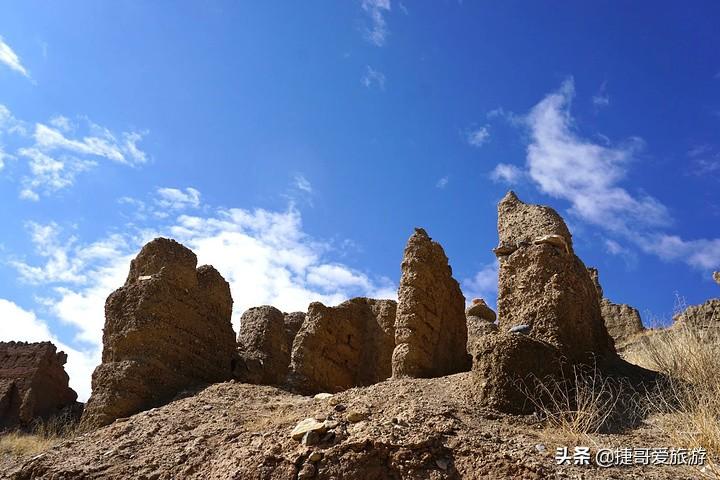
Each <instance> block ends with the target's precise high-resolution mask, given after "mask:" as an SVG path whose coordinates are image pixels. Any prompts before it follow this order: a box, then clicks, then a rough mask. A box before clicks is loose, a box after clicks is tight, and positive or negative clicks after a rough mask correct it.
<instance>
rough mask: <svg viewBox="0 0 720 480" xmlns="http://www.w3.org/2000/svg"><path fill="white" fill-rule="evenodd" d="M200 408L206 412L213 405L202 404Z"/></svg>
mask: <svg viewBox="0 0 720 480" xmlns="http://www.w3.org/2000/svg"><path fill="white" fill-rule="evenodd" d="M202 408H203V410H205V411H206V412H207V411H210V410H212V408H213V407H212V405H203V407H202Z"/></svg>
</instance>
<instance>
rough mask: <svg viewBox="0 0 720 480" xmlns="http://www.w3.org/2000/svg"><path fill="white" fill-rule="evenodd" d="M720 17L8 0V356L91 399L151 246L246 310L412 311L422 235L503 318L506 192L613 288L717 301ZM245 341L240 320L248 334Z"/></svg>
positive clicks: (0, 50) (642, 8)
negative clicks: (116, 293)
mask: <svg viewBox="0 0 720 480" xmlns="http://www.w3.org/2000/svg"><path fill="white" fill-rule="evenodd" d="M719 15H720V7H718V6H717V4H716V3H715V2H691V3H689V4H688V3H685V4H682V5H679V4H676V3H670V2H660V3H658V2H620V1H618V2H597V4H596V5H589V2H553V3H552V4H551V3H546V2H515V1H508V2H470V1H464V2H460V1H451V0H447V1H440V0H438V1H422V2H420V1H418V2H410V1H405V2H399V1H393V0H346V1H342V2H339V1H325V2H320V1H308V2H302V3H297V4H295V3H293V4H290V3H287V2H271V1H256V2H250V1H247V2H230V1H227V2H225V1H203V2H170V1H157V2H141V1H117V2H95V1H67V2H40V1H32V0H28V1H25V2H9V1H6V2H0V37H1V38H2V40H1V42H0V105H1V107H0V202H1V204H2V208H0V222H1V224H2V226H3V228H2V235H1V236H0V339H2V340H9V339H17V340H32V341H36V340H43V339H52V340H53V341H55V342H56V343H58V344H60V345H61V347H62V348H64V349H65V350H66V351H68V352H69V354H70V359H69V363H68V370H69V371H70V375H71V382H72V385H73V386H74V387H75V388H76V389H77V390H78V391H79V392H80V397H81V399H84V398H86V397H87V395H88V394H89V380H90V378H89V375H90V372H91V371H92V369H93V368H94V366H95V365H96V364H97V362H98V359H99V352H100V342H101V329H102V325H103V303H104V300H105V298H106V297H107V295H108V294H109V293H110V292H111V291H112V290H113V289H115V288H117V287H119V286H120V285H121V284H122V283H123V281H124V278H125V276H126V274H127V269H128V262H129V259H130V258H132V256H134V254H135V253H136V252H137V251H138V249H139V248H140V246H141V245H142V244H143V242H145V241H147V240H149V239H151V238H153V237H154V236H156V235H166V236H172V237H175V238H177V239H178V240H180V241H182V242H183V243H185V244H186V245H188V246H189V247H191V248H193V250H194V251H195V252H196V253H197V254H198V257H199V260H200V262H201V263H212V264H213V265H215V266H216V267H217V268H218V269H219V270H220V271H221V272H222V273H223V275H224V276H225V278H226V279H228V281H230V283H231V286H232V293H233V297H234V300H235V310H234V319H235V321H236V322H237V318H238V317H239V315H240V314H241V313H242V311H243V310H244V309H245V308H247V307H249V306H252V305H258V304H264V303H271V304H274V305H276V306H278V307H279V308H282V309H285V310H297V309H300V310H304V309H305V308H306V306H307V304H308V303H309V302H310V301H312V300H321V301H324V302H326V303H330V304H334V303H338V302H340V301H341V300H343V299H345V298H348V297H351V296H355V295H371V296H379V297H388V296H389V297H392V296H393V295H394V291H395V288H396V286H397V282H398V278H399V265H400V259H401V256H402V250H403V246H404V243H405V241H406V240H407V238H408V236H409V235H410V234H411V233H412V228H413V227H415V226H423V227H425V228H426V229H427V231H428V232H429V233H430V235H431V236H433V238H435V239H436V240H438V241H440V242H441V243H442V245H443V246H444V248H445V250H446V253H447V254H448V257H449V258H450V261H451V264H452V266H453V271H454V273H455V276H456V278H457V279H458V280H459V281H460V282H461V284H462V286H463V291H464V293H465V295H466V297H468V299H469V298H472V297H473V296H483V297H486V298H488V299H489V300H490V302H491V303H492V302H494V299H495V298H494V296H495V286H496V266H495V261H494V256H493V254H492V252H491V249H492V247H493V246H494V245H495V244H496V243H497V233H496V229H495V224H496V210H495V205H496V203H497V201H498V200H499V199H500V198H501V197H502V196H503V195H504V193H505V192H506V191H507V190H508V189H509V188H512V189H514V190H515V191H516V192H517V193H518V195H519V196H520V197H521V198H522V199H524V200H525V201H528V202H534V203H543V204H549V205H551V206H553V207H554V208H556V209H557V210H558V211H559V212H560V213H561V214H562V215H563V216H564V217H565V218H566V220H567V221H568V223H569V225H570V227H571V229H572V232H573V234H574V239H575V247H576V251H577V253H578V254H579V255H580V256H581V258H582V259H583V260H584V261H585V263H586V264H587V265H592V266H596V267H598V268H599V269H600V273H601V281H602V283H603V286H604V290H605V292H606V295H607V296H608V297H609V298H611V299H612V300H613V301H616V302H622V303H630V304H632V305H634V306H636V307H637V308H638V309H639V310H640V311H641V313H642V314H643V318H644V320H645V322H646V323H651V322H653V321H658V320H659V321H666V322H667V321H668V320H669V319H670V316H671V315H672V312H673V308H674V304H675V292H678V293H679V294H680V295H682V296H683V297H684V298H685V299H686V301H687V303H688V304H694V303H701V302H703V301H705V300H706V299H707V298H709V297H713V296H717V286H716V285H715V284H714V283H713V282H712V281H711V280H710V272H711V271H712V270H713V269H720V229H719V228H718V224H719V223H718V221H719V219H720V198H719V196H718V193H717V192H718V189H719V187H720V139H719V138H718V132H719V131H720V128H719V127H720V50H718V49H717V45H720V31H719V30H718V29H717V28H716V27H717V25H716V23H717V18H718V16H719ZM236 327H237V323H236Z"/></svg>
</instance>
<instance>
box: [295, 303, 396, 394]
mask: <svg viewBox="0 0 720 480" xmlns="http://www.w3.org/2000/svg"><path fill="white" fill-rule="evenodd" d="M396 308H397V304H396V302H395V301H394V300H375V299H370V298H364V297H360V298H353V299H351V300H347V301H345V302H343V303H341V304H340V305H338V306H336V307H327V306H325V305H323V304H322V303H320V302H313V303H311V304H310V306H309V308H308V312H307V315H306V316H305V321H304V323H303V324H302V327H301V328H300V330H299V331H298V333H297V335H296V337H295V341H294V344H293V347H292V358H291V364H290V371H291V374H290V384H291V386H292V387H293V388H295V389H297V390H300V391H302V392H304V393H318V392H330V393H334V392H338V391H341V390H346V389H348V388H352V387H357V386H367V385H372V384H374V383H378V382H381V381H383V380H385V379H387V378H388V377H390V375H391V374H392V353H393V348H394V347H395V341H394V339H395V311H396Z"/></svg>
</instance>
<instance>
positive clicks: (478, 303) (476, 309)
mask: <svg viewBox="0 0 720 480" xmlns="http://www.w3.org/2000/svg"><path fill="white" fill-rule="evenodd" d="M465 316H466V317H480V318H482V319H484V320H487V321H489V322H494V321H495V320H496V319H497V315H496V314H495V312H494V311H493V309H492V308H490V307H488V304H487V303H485V300H483V299H482V298H473V300H472V303H471V304H470V306H469V307H468V308H467V309H465Z"/></svg>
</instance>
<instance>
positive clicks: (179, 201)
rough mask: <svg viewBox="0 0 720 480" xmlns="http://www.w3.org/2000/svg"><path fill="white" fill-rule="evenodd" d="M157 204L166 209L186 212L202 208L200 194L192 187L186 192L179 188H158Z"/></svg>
mask: <svg viewBox="0 0 720 480" xmlns="http://www.w3.org/2000/svg"><path fill="white" fill-rule="evenodd" d="M156 193H157V199H156V203H157V204H158V205H159V206H160V207H162V208H165V209H170V210H186V209H188V208H198V207H199V206H200V192H199V191H198V190H196V189H194V188H192V187H188V188H186V189H185V190H184V191H183V190H181V189H178V188H168V187H164V188H158V189H157V191H156Z"/></svg>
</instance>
